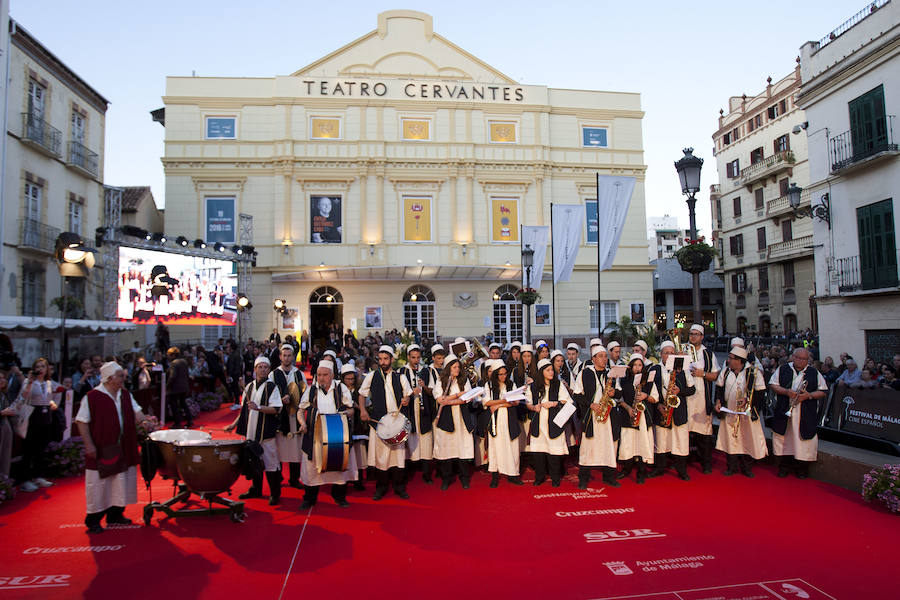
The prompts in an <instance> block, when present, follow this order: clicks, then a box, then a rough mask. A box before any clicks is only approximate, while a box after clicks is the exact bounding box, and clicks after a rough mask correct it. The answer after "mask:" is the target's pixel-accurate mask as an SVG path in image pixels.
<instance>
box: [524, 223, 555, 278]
mask: <svg viewBox="0 0 900 600" xmlns="http://www.w3.org/2000/svg"><path fill="white" fill-rule="evenodd" d="M549 240H550V228H549V227H548V226H546V225H540V226H538V225H523V226H522V247H523V248H524V247H525V246H531V248H532V250H534V263H533V264H534V266H533V267H532V269H531V285H530V287H532V288H534V289H535V290H540V289H541V279H543V275H544V261H546V259H547V242H548V241H549ZM526 275H527V273H526V271H525V269H522V287H529V284H528V283H529V282H527V281H525V277H526Z"/></svg>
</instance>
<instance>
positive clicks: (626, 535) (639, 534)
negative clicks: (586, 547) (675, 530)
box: [584, 529, 666, 544]
mask: <svg viewBox="0 0 900 600" xmlns="http://www.w3.org/2000/svg"><path fill="white" fill-rule="evenodd" d="M664 537H666V534H664V533H660V532H658V531H654V530H653V529H612V530H610V531H592V532H591V533H585V534H584V541H585V542H587V543H588V544H596V543H600V542H621V541H625V540H649V539H655V538H664Z"/></svg>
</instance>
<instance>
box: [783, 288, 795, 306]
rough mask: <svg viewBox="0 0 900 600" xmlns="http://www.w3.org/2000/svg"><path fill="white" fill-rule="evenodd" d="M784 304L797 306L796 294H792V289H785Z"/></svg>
mask: <svg viewBox="0 0 900 600" xmlns="http://www.w3.org/2000/svg"><path fill="white" fill-rule="evenodd" d="M784 303H785V304H797V294H795V293H794V290H793V288H787V289H786V290H784Z"/></svg>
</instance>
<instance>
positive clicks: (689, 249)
mask: <svg viewBox="0 0 900 600" xmlns="http://www.w3.org/2000/svg"><path fill="white" fill-rule="evenodd" d="M703 240H704V238H703V237H702V236H701V237H700V238H698V239H696V240H690V239H689V240H687V242H688V243H687V245H686V246H684V247H682V248H679V249H678V250H676V251H675V258H677V259H678V264H679V265H681V270H682V271H684V272H686V273H702V272H703V271H705V270H707V269H708V268H709V265H710V264H711V263H712V261H713V259H714V258H715V257H716V255H717V254H718V252H716V249H715V248H713V247H712V246H710V245H709V244H707V243H706V242H704V241H703Z"/></svg>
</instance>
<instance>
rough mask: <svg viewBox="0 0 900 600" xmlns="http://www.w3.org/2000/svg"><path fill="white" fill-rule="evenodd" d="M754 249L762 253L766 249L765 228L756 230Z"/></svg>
mask: <svg viewBox="0 0 900 600" xmlns="http://www.w3.org/2000/svg"><path fill="white" fill-rule="evenodd" d="M756 249H757V250H759V251H760V252H762V251H763V250H765V249H766V228H765V227H759V228H757V229H756Z"/></svg>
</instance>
